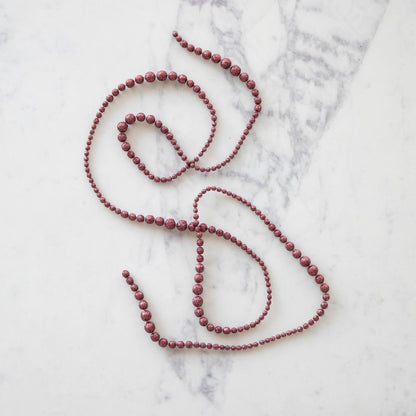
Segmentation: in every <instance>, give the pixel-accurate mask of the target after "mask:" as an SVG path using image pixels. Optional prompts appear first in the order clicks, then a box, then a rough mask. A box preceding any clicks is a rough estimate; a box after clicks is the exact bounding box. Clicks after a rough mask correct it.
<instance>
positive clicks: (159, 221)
mask: <svg viewBox="0 0 416 416" xmlns="http://www.w3.org/2000/svg"><path fill="white" fill-rule="evenodd" d="M155 223H156V225H158V226H159V227H160V226H162V225H163V224H164V223H165V220H164V219H163V218H162V217H157V218H156V219H155Z"/></svg>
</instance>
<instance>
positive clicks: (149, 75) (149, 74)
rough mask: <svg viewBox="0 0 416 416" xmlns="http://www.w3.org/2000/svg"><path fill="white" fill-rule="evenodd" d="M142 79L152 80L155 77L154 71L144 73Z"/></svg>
mask: <svg viewBox="0 0 416 416" xmlns="http://www.w3.org/2000/svg"><path fill="white" fill-rule="evenodd" d="M144 79H145V80H146V81H147V82H153V81H154V80H155V79H156V75H155V74H154V72H146V73H145V74H144Z"/></svg>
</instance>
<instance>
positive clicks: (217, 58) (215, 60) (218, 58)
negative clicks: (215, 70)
mask: <svg viewBox="0 0 416 416" xmlns="http://www.w3.org/2000/svg"><path fill="white" fill-rule="evenodd" d="M211 61H212V62H215V63H216V64H217V63H218V62H219V61H221V56H220V55H218V54H217V53H214V54H213V55H212V56H211Z"/></svg>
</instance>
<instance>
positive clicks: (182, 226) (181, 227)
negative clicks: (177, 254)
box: [176, 220, 188, 231]
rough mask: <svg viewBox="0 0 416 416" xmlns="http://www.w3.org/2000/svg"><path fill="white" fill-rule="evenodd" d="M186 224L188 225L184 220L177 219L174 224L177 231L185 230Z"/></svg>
mask: <svg viewBox="0 0 416 416" xmlns="http://www.w3.org/2000/svg"><path fill="white" fill-rule="evenodd" d="M187 226H188V224H187V222H186V221H185V220H179V221H178V223H177V224H176V228H177V229H178V230H179V231H185V230H186V228H187Z"/></svg>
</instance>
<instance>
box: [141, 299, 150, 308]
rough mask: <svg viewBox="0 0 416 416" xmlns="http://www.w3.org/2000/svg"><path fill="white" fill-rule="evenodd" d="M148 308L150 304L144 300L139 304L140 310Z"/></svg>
mask: <svg viewBox="0 0 416 416" xmlns="http://www.w3.org/2000/svg"><path fill="white" fill-rule="evenodd" d="M147 306H148V304H147V302H146V301H145V300H142V301H140V302H139V308H140V309H147Z"/></svg>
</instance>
